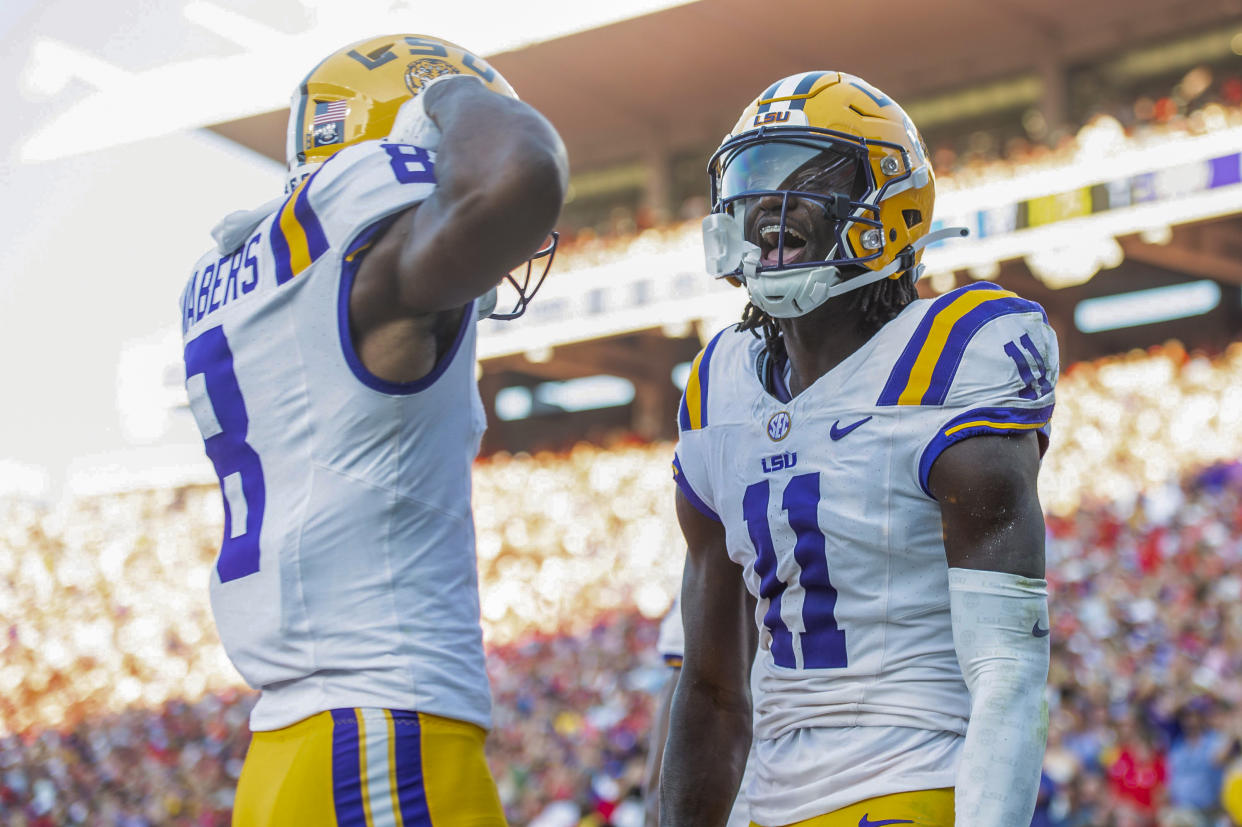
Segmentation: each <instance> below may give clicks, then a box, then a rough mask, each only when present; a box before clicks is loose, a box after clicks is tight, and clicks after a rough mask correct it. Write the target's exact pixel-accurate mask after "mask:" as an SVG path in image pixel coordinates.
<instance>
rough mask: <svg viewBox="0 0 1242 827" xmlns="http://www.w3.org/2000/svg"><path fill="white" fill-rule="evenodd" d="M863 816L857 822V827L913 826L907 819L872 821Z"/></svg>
mask: <svg viewBox="0 0 1242 827" xmlns="http://www.w3.org/2000/svg"><path fill="white" fill-rule="evenodd" d="M867 815H869V814H864V815H863V817H862V820H860V821H859V822H858V827H884V825H885V824H913V823H914V822H913V821H911V820H910V819H908V818H886V819H884V820H883V821H872V820H870V819H869V818H867Z"/></svg>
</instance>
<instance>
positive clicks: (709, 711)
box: [660, 491, 756, 827]
mask: <svg viewBox="0 0 1242 827" xmlns="http://www.w3.org/2000/svg"><path fill="white" fill-rule="evenodd" d="M677 519H678V521H679V522H680V523H681V530H682V533H683V534H684V535H685V538H686V544H687V552H686V569H685V573H684V574H683V576H682V591H681V614H682V621H683V625H684V626H685V630H686V650H685V658H684V659H683V660H682V664H681V676H680V678H679V679H678V681H677V690H676V692H675V693H674V695H673V707H672V712H671V716H670V723H669V733H668V742H667V744H666V746H665V748H664V768H663V774H662V777H661V782H660V823H661V824H662V825H663V827H681V825H691V824H708V825H720V824H724V823H725V821H726V820H727V819H728V816H729V810H730V808H731V807H732V805H733V799H734V797H735V796H736V795H737V788H738V785H739V784H740V783H741V779H742V772H743V770H744V768H745V766H746V757H747V753H748V752H749V750H750V739H751V711H750V685H749V674H750V665H751V661H752V658H753V656H754V651H755V635H756V631H755V625H754V619H753V617H752V616H751V614H750V613H749V611H748V606H749V601H748V600H747V599H746V587H745V584H744V583H743V581H742V577H741V570H740V569H739V568H738V566H737V565H736V564H735V563H733V561H731V560H730V559H729V557H728V554H727V553H726V551H725V533H724V527H723V526H722V525H721V524H720V523H718V522H715V521H714V520H712V519H710V518H708V517H706V516H704V515H703V514H701V513H699V511H698V510H696V509H695V508H694V506H692V505H690V503H689V502H688V501H687V500H686V498H685V496H684V495H683V494H682V493H681V492H680V491H678V492H677Z"/></svg>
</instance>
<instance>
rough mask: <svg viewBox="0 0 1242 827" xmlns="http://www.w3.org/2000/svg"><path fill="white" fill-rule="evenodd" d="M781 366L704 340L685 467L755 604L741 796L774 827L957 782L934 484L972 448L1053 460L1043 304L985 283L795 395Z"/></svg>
mask: <svg viewBox="0 0 1242 827" xmlns="http://www.w3.org/2000/svg"><path fill="white" fill-rule="evenodd" d="M770 369H771V365H770V361H769V360H768V357H767V354H766V352H765V351H764V348H763V343H762V342H761V340H759V339H758V338H756V337H754V336H753V335H751V334H749V333H745V332H738V331H736V330H735V329H733V328H729V329H726V330H724V331H722V332H721V333H719V334H718V335H717V336H716V337H715V338H714V339H712V341H711V342H710V343H709V344H708V345H707V347H706V348H704V350H703V351H702V352H701V353H700V354H699V356H698V357H697V358H696V359H695V361H694V363H693V365H692V368H691V372H690V377H689V382H688V384H687V386H686V392H685V395H684V397H683V399H682V404H681V407H680V410H679V428H680V432H681V433H680V441H679V443H678V447H677V452H676V456H675V459H674V477H675V480H676V482H677V484H678V486H679V488H680V489H681V491H682V493H683V494H684V496H685V497H686V498H687V499H688V500H689V501H690V502H691V504H692V505H694V506H695V507H696V508H697V509H698V510H700V511H701V512H702V513H703V514H705V515H707V516H708V517H710V518H712V519H714V520H718V521H719V522H721V523H722V525H723V527H724V531H725V538H726V543H727V547H728V553H729V556H730V558H731V559H733V561H734V562H736V563H737V564H738V565H740V566H741V567H742V575H743V577H744V579H745V582H746V586H747V588H748V589H749V590H750V592H751V593H752V594H753V595H755V596H756V598H757V599H758V607H757V616H756V622H757V624H758V626H759V631H760V648H759V652H758V655H757V658H758V664H757V666H756V669H757V672H758V674H757V677H756V683H757V687H758V692H757V693H756V706H755V727H756V729H755V749H754V754H753V756H752V761H753V762H754V763H755V767H754V779H753V780H752V782H751V783H750V785H749V787H748V788H747V790H746V794H747V798H748V800H749V802H750V806H751V813H752V818H753V819H754V820H755V821H756V822H757V823H759V824H767V825H771V824H789V823H791V822H796V821H799V820H801V819H809V818H813V817H815V816H819V815H822V814H825V813H830V812H833V811H836V810H839V809H841V808H843V807H848V806H850V805H853V804H856V803H858V802H860V801H863V800H866V799H870V798H874V797H877V796H885V795H892V794H896V793H906V792H915V791H928V790H938V789H944V788H948V787H952V786H953V784H954V772H955V769H956V764H957V758H958V753H959V751H960V746H961V741H962V738H963V736H964V734H965V732H966V724H967V719H968V716H969V710H970V696H969V692H968V690H967V688H966V685H965V682H964V680H963V678H962V674H961V671H960V669H959V667H958V663H957V656H956V652H955V649H954V644H953V634H952V628H951V625H950V616H949V586H948V564H947V561H946V559H945V550H944V544H943V541H942V538H941V525H940V509H939V505H938V504H937V502H936V501H935V499H934V498H933V497H932V495H931V493H930V491H929V490H928V475H929V473H930V471H931V468H932V465H933V463H934V462H935V461H936V458H937V457H938V456H939V455H940V454H941V452H943V451H944V450H945V449H946V448H947V447H948V446H950V445H952V444H954V443H955V442H957V441H959V440H962V439H966V438H969V437H974V436H977V435H983V434H1013V433H1021V432H1024V431H1035V432H1037V433H1039V434H1040V435H1041V436H1040V442H1041V447H1042V446H1043V445H1045V444H1046V441H1047V436H1048V433H1049V421H1050V418H1051V414H1052V408H1053V401H1054V387H1055V384H1056V379H1057V373H1058V370H1059V364H1058V355H1057V346H1056V339H1055V336H1054V334H1053V332H1052V330H1051V328H1050V327H1049V326H1048V323H1047V319H1046V317H1045V314H1044V312H1043V310H1042V308H1040V307H1039V306H1038V305H1037V304H1035V303H1033V302H1029V301H1026V300H1023V299H1021V298H1020V297H1018V296H1016V295H1014V294H1013V293H1011V292H1009V291H1006V290H1002V289H1000V288H999V287H997V286H996V285H993V284H988V283H979V284H975V285H972V286H970V287H966V288H962V289H959V290H955V291H953V292H951V293H947V294H945V295H943V296H940V297H938V298H936V299H923V300H918V301H915V302H913V303H911V304H910V305H908V306H907V307H906V308H905V309H904V310H903V311H902V312H901V314H900V315H899V316H897V317H896V318H895V319H894V320H892V321H891V322H889V323H888V324H887V325H885V326H884V327H883V328H882V329H881V330H880V331H879V332H878V333H877V334H876V335H875V336H873V337H872V338H871V339H870V340H869V341H867V342H866V343H865V344H864V345H863V346H862V347H861V348H859V349H858V350H857V351H856V352H854V353H853V354H852V355H850V356H849V357H848V358H846V359H845V360H844V361H843V362H841V363H840V364H839V365H837V366H836V367H835V368H833V369H832V370H831V371H829V372H828V373H827V374H825V375H823V376H822V377H820V378H819V379H818V380H817V381H816V382H814V383H813V384H812V385H811V386H810V387H808V388H807V389H805V390H804V391H803V392H802V393H800V394H799V395H798V396H797V397H795V398H790V396H789V393H788V391H787V390H786V388H785V383H784V382H783V381H782V379H781V377H780V376H779V375H778V376H776V377H774V381H771V382H765V380H764V374H765V372H766V371H769V370H770ZM834 823H835V822H834Z"/></svg>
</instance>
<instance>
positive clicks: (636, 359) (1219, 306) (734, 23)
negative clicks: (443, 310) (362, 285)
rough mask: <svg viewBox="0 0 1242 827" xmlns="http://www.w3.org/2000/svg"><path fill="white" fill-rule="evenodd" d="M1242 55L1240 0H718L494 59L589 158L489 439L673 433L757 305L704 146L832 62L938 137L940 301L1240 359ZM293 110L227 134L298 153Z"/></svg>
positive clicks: (504, 375) (514, 335) (1071, 344)
mask: <svg viewBox="0 0 1242 827" xmlns="http://www.w3.org/2000/svg"><path fill="white" fill-rule="evenodd" d="M1240 53H1242V4H1239V3H1237V2H1217V3H1209V4H1189V5H1188V4H1185V3H1179V2H1176V0H1136V2H1122V1H1121V0H1099V1H1098V2H1091V3H1074V2H1070V0H1055V1H1054V2H1048V3H1040V4H1019V3H978V2H974V1H973V0H951V2H948V3H945V4H936V5H934V6H929V5H927V4H919V3H911V2H898V3H895V4H892V5H889V6H886V7H885V9H884V10H883V11H882V12H872V11H868V12H867V13H855V12H854V11H852V10H848V11H847V10H846V9H845V8H844V7H836V6H832V5H826V4H823V3H816V2H812V0H782V2H776V3H768V4H764V6H763V7H762V9H756V8H755V7H753V6H750V5H748V4H745V3H742V2H740V0H700V2H697V3H690V4H687V5H683V6H678V7H675V8H671V9H668V10H665V11H661V12H657V13H654V14H649V15H645V16H643V17H639V18H634V19H630V20H626V21H622V22H619V23H615V24H612V25H608V26H604V27H601V28H598V29H593V30H589V31H585V32H580V33H577V34H572V35H569V36H565V37H561V38H558V39H555V40H552V41H547V42H542V43H538V44H535V45H532V46H529V47H526V48H522V49H519V50H516V51H512V52H507V53H503V54H497V55H491V56H489V58H488V59H489V60H490V61H491V62H492V63H493V64H494V65H495V66H496V67H497V68H498V69H499V70H500V71H501V72H503V73H504V75H505V76H506V77H507V78H508V79H509V80H510V81H511V82H512V83H513V85H514V87H515V88H517V89H518V90H520V92H521V94H522V95H523V98H524V99H525V100H527V101H529V102H530V103H532V104H533V105H534V106H536V107H537V108H539V109H540V110H541V111H543V112H544V113H545V114H547V116H548V117H549V118H550V119H551V121H552V122H553V123H554V124H555V125H556V127H557V128H558V129H559V130H560V132H561V134H562V136H563V137H564V139H565V141H566V144H567V146H568V149H569V155H570V159H571V163H572V168H573V173H572V181H571V187H570V193H569V200H568V203H567V205H566V209H565V212H564V215H563V218H562V222H561V225H562V226H561V229H562V232H563V236H564V238H565V242H566V243H565V244H564V245H563V247H564V249H563V252H562V254H561V256H560V260H559V261H558V262H557V263H556V265H555V267H554V269H553V272H552V276H551V277H550V279H549V283H548V284H547V285H546V286H545V288H544V290H543V292H542V293H541V295H540V297H539V299H538V300H537V301H536V302H535V303H534V304H532V306H531V309H530V312H529V313H528V314H527V316H526V317H525V318H523V319H521V320H520V321H518V322H515V323H504V324H501V323H489V324H488V325H487V326H486V327H487V329H486V330H484V331H483V332H482V334H481V337H480V355H481V357H482V363H483V376H482V381H481V390H482V392H483V394H484V399H485V404H487V406H488V408H489V413H490V414H491V417H490V422H491V426H490V428H489V431H488V437H487V442H486V444H485V450H497V449H501V448H504V449H509V450H514V449H525V448H536V447H551V446H555V445H558V444H564V443H565V441H566V439H567V438H568V439H573V438H581V437H589V436H590V435H591V434H598V433H601V432H604V431H608V430H609V429H618V428H620V429H626V430H628V431H630V432H632V433H634V434H635V435H637V436H639V437H640V438H642V439H658V438H670V437H671V436H672V435H673V428H674V424H673V417H672V411H673V410H674V407H675V404H676V400H677V398H678V395H679V389H678V387H677V383H676V380H675V378H674V377H675V376H676V375H677V371H676V368H677V366H678V365H682V364H684V363H685V362H686V360H688V359H690V358H692V356H693V355H694V353H695V352H696V351H697V349H698V348H699V347H700V346H701V343H702V342H703V341H704V338H703V337H704V336H707V335H710V334H711V333H712V332H714V330H715V329H718V328H719V327H721V326H723V325H724V324H726V323H728V321H730V320H734V319H736V318H737V316H738V314H739V313H740V309H741V307H742V305H743V304H744V302H745V299H744V295H743V294H742V292H741V291H739V290H733V289H730V288H728V287H727V286H725V285H723V284H713V283H712V282H711V281H710V280H709V279H708V278H707V277H706V276H705V275H704V273H703V265H702V256H701V253H700V247H699V234H698V220H699V219H700V218H701V217H702V215H703V214H704V213H705V212H706V209H707V197H706V192H707V178H706V173H705V162H706V159H707V158H708V157H709V156H710V155H711V153H712V151H713V150H714V149H715V147H716V146H717V145H718V144H719V142H720V139H721V137H722V136H723V135H724V134H725V132H726V131H727V130H728V129H729V128H730V127H731V126H732V124H733V123H734V121H735V120H736V118H737V115H738V113H739V112H740V111H741V109H742V107H743V106H744V105H745V104H746V103H747V102H748V101H749V100H750V99H751V98H753V97H754V95H756V94H757V93H758V92H759V91H760V90H761V89H763V88H764V87H765V86H766V85H767V84H768V83H770V82H771V81H772V80H775V79H777V78H780V77H784V76H787V75H790V74H794V73H796V72H801V71H807V70H811V69H839V70H842V71H848V72H850V73H852V74H856V75H858V76H861V77H864V78H866V79H868V80H869V81H871V82H872V83H874V84H875V85H876V86H878V87H879V88H881V89H883V90H885V91H886V92H887V93H888V94H890V95H892V96H893V97H894V98H895V99H897V100H898V101H900V102H901V103H902V104H903V106H904V107H905V108H906V110H907V111H908V112H909V114H910V115H911V117H912V118H913V120H914V121H915V123H916V124H918V125H919V127H920V129H921V130H922V131H923V134H924V137H925V139H926V141H927V143H928V145H929V146H930V148H931V150H932V154H933V163H934V165H935V166H936V170H937V174H938V176H939V181H940V186H939V197H938V201H937V205H936V215H937V222H936V223H937V224H938V225H961V226H966V227H968V228H969V229H970V231H971V236H970V238H968V239H967V240H964V241H953V242H950V243H948V244H943V243H942V244H941V245H939V249H936V248H933V249H931V250H929V252H928V254H927V255H926V258H925V261H926V263H927V264H928V272H929V275H930V278H926V279H925V280H924V282H923V285H922V289H923V291H924V293H925V294H926V295H930V294H934V293H938V292H944V291H945V290H948V289H952V288H953V287H955V286H960V285H962V284H965V283H968V282H969V281H971V280H974V279H990V280H995V281H997V282H999V283H1000V284H1002V285H1004V286H1005V287H1006V288H1009V289H1013V290H1015V291H1017V292H1018V293H1019V294H1021V295H1023V296H1026V297H1029V298H1032V299H1034V300H1036V301H1039V302H1040V303H1041V304H1043V305H1044V307H1045V308H1046V309H1047V311H1048V314H1049V317H1050V319H1051V321H1052V323H1053V325H1054V327H1055V328H1056V330H1057V332H1058V335H1059V337H1060V342H1061V348H1062V361H1063V363H1065V364H1069V363H1072V362H1075V361H1080V360H1086V359H1091V358H1095V357H1098V356H1102V355H1105V354H1110V353H1118V352H1124V351H1126V350H1129V349H1131V348H1136V347H1145V346H1148V345H1151V344H1154V343H1158V342H1162V341H1165V340H1167V339H1177V340H1179V341H1182V342H1183V343H1185V344H1186V345H1187V346H1189V347H1192V348H1193V347H1206V348H1209V349H1219V348H1220V347H1222V346H1223V345H1224V344H1225V343H1226V342H1228V341H1230V340H1231V339H1233V338H1234V337H1235V336H1236V335H1237V332H1238V331H1239V330H1242V293H1240V290H1239V286H1240V285H1242V215H1240V213H1242V172H1240V168H1239V162H1240V159H1242V155H1240V154H1239V148H1240V147H1242V123H1240V122H1239V121H1238V119H1237V117H1236V115H1235V117H1233V118H1232V119H1230V118H1229V117H1227V116H1226V114H1225V112H1226V111H1227V110H1226V107H1232V109H1233V110H1234V111H1235V112H1236V108H1237V106H1238V105H1239V102H1240V98H1242V58H1240V57H1239V54H1240ZM286 122H287V111H274V112H270V113H267V114H263V115H258V116H255V117H251V118H247V119H244V120H240V121H234V122H230V123H225V124H219V125H216V126H213V127H211V128H212V129H214V130H215V131H216V132H218V133H220V134H222V135H224V136H227V137H229V138H231V139H233V140H235V141H237V142H239V143H241V144H243V145H245V146H248V147H250V148H252V149H255V150H257V151H259V152H261V153H263V154H264V155H267V156H269V157H271V158H273V159H277V160H282V161H283V157H284V140H285V138H284V135H285V132H284V130H285V124H286ZM1161 288H1168V289H1165V290H1161ZM1149 291H1152V292H1149ZM593 377H611V378H614V381H605V382H599V381H596V382H593V383H582V382H581V381H580V380H583V379H588V378H593ZM615 379H620V380H624V381H623V382H620V383H618V382H616V381H615ZM573 380H579V381H578V382H577V383H576V384H568V385H567V384H566V383H567V382H573ZM631 387H632V392H631V391H630V388H631ZM618 403H619V404H618ZM593 405H606V407H601V408H597V409H595V410H580V408H583V407H591V406H593ZM498 413H499V414H500V415H499V416H498V415H497V414H498Z"/></svg>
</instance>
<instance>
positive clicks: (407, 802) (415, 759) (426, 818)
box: [392, 710, 431, 827]
mask: <svg viewBox="0 0 1242 827" xmlns="http://www.w3.org/2000/svg"><path fill="white" fill-rule="evenodd" d="M392 729H393V739H394V742H395V744H394V747H393V752H394V758H395V760H396V762H397V801H398V803H399V804H400V806H401V820H402V822H403V823H404V824H405V827H431V811H430V810H429V809H428V808H427V789H426V787H425V786H424V784H423V739H422V726H421V725H420V722H419V719H418V713H417V712H407V711H405V710H392Z"/></svg>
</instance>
